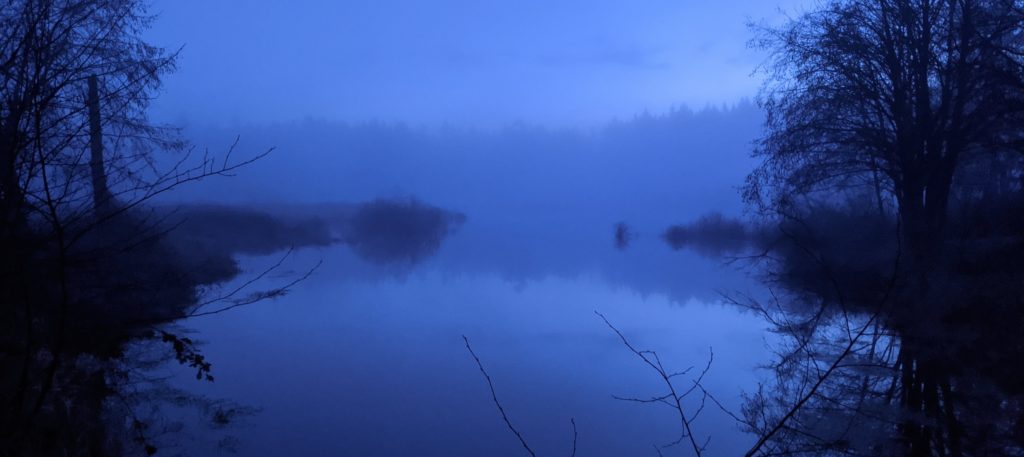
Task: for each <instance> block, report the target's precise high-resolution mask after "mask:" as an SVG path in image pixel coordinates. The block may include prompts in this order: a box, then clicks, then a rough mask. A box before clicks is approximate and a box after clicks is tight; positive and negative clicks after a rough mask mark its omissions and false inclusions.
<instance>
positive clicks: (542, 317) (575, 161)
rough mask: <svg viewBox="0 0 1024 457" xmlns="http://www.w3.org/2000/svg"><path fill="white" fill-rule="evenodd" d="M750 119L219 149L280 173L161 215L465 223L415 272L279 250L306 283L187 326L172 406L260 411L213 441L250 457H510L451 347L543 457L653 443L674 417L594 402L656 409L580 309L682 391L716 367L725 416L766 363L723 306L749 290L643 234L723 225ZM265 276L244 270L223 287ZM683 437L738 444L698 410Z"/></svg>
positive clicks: (347, 257) (670, 437) (735, 432)
mask: <svg viewBox="0 0 1024 457" xmlns="http://www.w3.org/2000/svg"><path fill="white" fill-rule="evenodd" d="M760 121H761V116H760V113H759V112H758V111H757V110H756V109H755V108H754V107H753V106H751V105H750V104H749V103H740V104H739V105H736V106H735V107H731V108H727V109H710V110H701V111H697V112H693V111H690V110H677V111H673V112H670V113H665V114H661V115H639V116H636V117H635V118H634V119H631V120H628V121H621V122H615V123H610V124H608V125H606V126H605V127H602V128H599V129H590V130H580V129H551V128H543V127H536V126H526V125H519V126H510V127H508V128H503V129H496V130H488V129H469V128H466V129H459V128H450V129H430V128H417V127H408V126H403V125H394V124H374V123H370V124H343V123H327V122H299V123H285V124H272V125H267V126H253V127H249V128H246V129H243V130H242V131H240V132H232V133H238V134H240V135H241V137H242V138H243V139H242V140H241V141H240V143H239V146H238V152H236V154H246V153H248V154H252V153H254V152H259V151H260V150H259V149H258V147H259V146H261V145H263V144H269V143H270V142H271V141H274V143H273V144H275V145H276V146H277V147H278V151H275V152H274V153H273V154H271V155H270V156H268V157H266V158H265V159H262V160H261V161H259V162H257V163H256V164H254V165H252V166H251V167H250V168H249V169H247V170H246V172H245V173H244V174H240V175H239V176H236V177H232V178H228V179H220V180H211V181H204V182H202V183H199V184H198V185H196V186H192V187H190V188H187V189H184V191H183V192H181V193H178V194H177V195H176V196H177V198H181V199H183V200H184V201H190V200H193V199H194V200H201V201H206V200H213V199H214V198H215V199H216V201H220V202H228V203H232V204H238V205H243V206H248V207H264V208H271V209H274V208H277V209H280V208H292V209H293V210H294V209H295V208H299V209H301V208H306V209H305V210H304V211H307V212H308V211H311V210H310V209H309V208H313V210H312V211H314V212H316V211H321V214H323V213H322V211H324V210H323V209H320V210H316V208H329V207H330V206H329V205H328V203H329V202H339V201H347V202H358V201H364V200H369V199H373V198H377V197H398V198H404V197H408V196H415V197H416V198H418V199H422V200H423V201H426V202H429V203H430V204H435V205H439V206H441V207H443V208H446V209H450V210H453V211H458V212H461V213H462V214H464V215H465V221H464V222H463V223H462V224H461V225H460V226H459V227H458V228H457V229H456V230H455V231H454V233H453V234H451V235H450V236H449V237H447V238H446V239H445V240H444V242H443V243H442V245H441V247H440V249H439V250H438V252H437V253H436V254H435V255H434V256H432V257H430V258H427V259H425V260H423V261H421V262H418V263H416V264H411V263H402V262H399V263H386V264H379V263H374V262H372V261H367V260H365V259H361V258H359V257H358V256H357V255H355V253H354V252H353V251H352V250H351V249H350V248H348V247H346V246H331V247H327V248H319V249H316V248H314V249H302V250H300V251H298V252H296V253H295V254H294V255H292V256H290V257H289V258H288V259H287V261H286V264H285V265H286V267H287V269H288V270H286V271H291V272H292V276H294V275H296V274H301V273H302V271H304V270H305V269H308V268H309V267H311V266H312V265H315V264H316V263H317V262H319V261H322V262H323V264H322V266H320V267H319V268H318V269H317V270H316V271H315V272H314V274H313V276H312V277H311V278H309V279H308V280H306V281H304V282H302V283H300V285H298V286H296V287H295V288H294V290H293V291H292V292H290V293H289V294H288V295H286V296H284V297H282V298H278V299H275V300H274V301H272V302H269V303H259V304H255V305H252V306H249V307H245V308H240V309H237V310H232V311H231V312H228V313H224V314H219V315H215V316H210V317H204V318H198V319H196V320H194V321H190V322H188V324H187V327H188V328H191V329H194V330H195V331H196V332H197V333H196V338H199V339H202V340H204V341H207V343H206V344H205V345H204V353H205V354H207V357H209V358H210V360H214V361H216V362H215V364H216V365H215V366H216V368H215V370H216V372H217V376H218V378H217V382H215V383H212V384H209V385H196V383H195V382H193V381H191V379H192V376H191V374H192V373H191V372H189V371H185V372H183V373H182V374H181V376H182V378H183V380H182V383H181V384H180V385H181V386H182V387H185V388H186V389H188V390H192V389H198V390H195V391H196V392H199V393H203V394H209V395H212V396H222V397H226V398H230V399H232V400H235V401H238V402H241V403H243V404H246V405H251V406H256V407H260V408H262V411H261V412H260V413H259V414H256V415H254V416H252V417H248V418H244V419H242V420H241V421H240V424H241V425H236V426H235V427H233V428H232V429H231V430H230V433H231V434H234V435H235V436H237V437H238V438H239V441H238V443H239V444H238V446H240V447H239V449H240V450H241V453H243V454H246V455H280V454H282V453H288V452H297V453H299V454H310V455H381V456H384V455H409V454H416V453H420V452H426V453H427V454H435V455H436V454H437V453H444V454H449V455H518V454H519V453H520V452H521V451H522V450H521V449H520V448H519V446H518V443H516V441H515V438H514V436H513V435H512V434H510V432H509V431H508V430H507V429H505V428H504V425H503V423H502V422H501V418H500V415H499V414H498V413H497V411H496V410H495V408H494V404H493V403H492V402H491V399H490V397H489V393H488V391H487V387H486V384H485V382H484V380H483V378H482V377H481V376H480V372H479V371H478V370H477V368H476V366H475V365H474V363H473V361H472V358H471V357H470V356H469V354H468V352H467V351H466V348H465V347H464V343H463V341H462V339H461V336H462V335H466V336H467V337H469V338H470V339H471V341H472V342H473V344H474V347H475V350H476V351H477V352H478V355H480V357H481V359H482V361H483V362H484V364H485V366H486V367H488V369H489V371H490V374H491V375H492V376H493V378H494V382H495V384H496V388H497V389H498V393H499V395H500V398H501V400H502V402H503V405H504V406H505V408H507V409H508V410H509V413H510V415H511V417H512V419H513V420H514V421H515V422H516V423H517V424H522V429H523V432H524V433H525V434H527V435H528V436H529V438H530V442H531V445H533V446H535V447H536V448H538V449H540V450H543V452H545V453H557V452H563V451H567V449H568V447H569V446H571V432H570V423H569V420H570V418H575V420H576V422H577V425H578V431H579V434H580V435H579V444H578V445H579V452H580V453H581V455H637V454H640V453H646V452H650V450H651V446H652V445H654V444H657V445H664V444H667V443H670V442H672V441H674V440H675V439H676V438H678V433H677V431H678V424H677V423H676V421H674V420H673V415H672V411H671V410H669V409H668V408H666V407H664V406H663V405H642V404H635V403H630V402H625V401H621V400H616V399H614V398H613V395H619V396H624V397H645V396H653V395H656V394H659V393H660V387H659V385H658V377H657V374H656V373H654V372H652V371H650V370H649V367H646V366H645V365H643V363H642V362H641V361H640V360H639V359H637V358H636V356H635V355H633V354H630V353H629V352H628V351H627V350H626V349H625V347H624V346H623V345H622V343H621V342H620V341H618V339H617V337H616V336H615V334H614V333H613V332H612V331H611V330H610V329H609V328H608V327H606V326H605V325H604V323H603V322H602V321H601V320H600V318H599V317H598V316H596V315H595V314H594V311H599V312H602V313H604V314H606V315H607V316H608V318H609V319H610V320H611V321H612V322H613V323H614V324H615V325H616V326H618V327H619V328H620V329H621V330H622V331H623V332H625V333H626V334H627V335H629V336H630V337H631V338H632V339H633V341H634V342H635V343H636V344H637V345H638V346H641V347H643V348H646V349H652V350H657V351H659V354H662V355H663V357H664V361H665V363H666V364H667V365H669V366H671V367H674V368H675V369H678V370H682V369H685V368H687V367H690V366H695V367H696V368H695V369H696V370H700V369H701V368H702V367H703V366H704V364H705V363H707V361H708V357H709V350H710V349H711V348H713V349H714V354H715V355H714V357H715V359H714V360H715V361H714V364H713V367H712V369H711V371H710V372H709V374H708V375H707V379H706V380H705V383H706V385H707V386H709V388H711V387H713V388H714V389H715V391H716V393H717V395H718V396H719V397H720V399H721V401H722V402H723V403H724V404H725V405H727V406H728V407H729V408H731V409H732V410H733V411H738V408H739V406H740V394H741V392H742V391H750V390H752V389H756V385H757V380H758V376H760V375H759V374H758V373H757V372H756V371H755V370H754V368H755V366H757V365H758V364H760V363H763V362H764V361H765V360H766V358H767V357H768V353H767V350H766V349H765V337H766V334H765V331H764V329H765V323H764V322H763V321H761V320H759V319H758V318H756V317H755V316H752V315H748V314H744V313H742V312H741V311H740V310H739V309H737V308H735V307H732V306H727V305H723V304H722V297H721V295H720V294H721V293H733V292H744V293H757V290H758V288H757V287H756V284H755V283H754V281H753V280H752V279H751V277H750V276H749V273H751V270H745V269H743V268H742V266H743V265H744V264H743V263H742V262H741V263H738V264H727V262H726V260H727V259H726V258H724V257H701V256H700V255H698V254H696V253H695V252H693V251H691V250H683V251H673V250H671V249H669V246H668V245H667V244H666V243H665V242H664V241H663V240H662V239H661V234H662V232H663V231H664V230H665V228H666V227H667V226H668V225H669V224H672V223H681V222H688V221H692V220H694V219H696V218H697V217H698V216H699V215H701V214H703V213H706V212H709V211H720V212H724V213H726V214H732V215H738V214H741V213H742V210H741V206H740V204H739V197H738V194H737V191H736V185H737V183H739V182H740V181H741V179H742V175H743V173H744V171H743V170H744V167H743V164H746V163H749V162H748V161H749V159H748V158H747V156H748V152H747V151H748V148H749V145H750V142H751V141H752V139H753V138H754V136H755V135H756V132H757V128H758V125H759V123H760ZM189 132H190V133H191V134H193V135H195V137H197V138H204V139H206V141H205V143H206V144H216V141H215V140H214V139H218V140H221V141H227V142H230V141H232V140H233V139H234V137H232V136H230V134H229V133H228V132H229V131H227V130H225V129H216V128H210V129H194V130H193V129H190V130H189ZM257 145H259V146H257ZM299 182H301V183H302V185H301V186H299V185H287V184H289V183H299ZM268 183H283V184H285V185H282V186H276V185H268ZM318 205H319V206H318ZM323 205H328V206H323ZM620 221H622V222H626V223H627V224H628V226H629V230H630V231H631V232H632V233H633V235H634V237H635V239H633V240H632V241H631V242H630V243H629V245H628V246H627V247H626V248H625V249H617V248H616V245H615V242H614V239H613V235H614V230H613V229H614V225H615V224H616V223H617V222H620ZM279 258H280V253H278V254H274V255H270V256H267V257H251V258H247V259H246V260H244V261H243V262H242V266H243V270H245V271H246V272H245V273H243V274H242V275H241V276H240V278H241V279H239V281H241V280H244V278H246V277H247V275H249V276H251V275H254V274H256V273H258V272H260V271H262V268H265V267H266V266H268V265H271V264H273V263H274V262H276V261H277V260H278V259H279ZM283 276H284V277H283V278H281V279H277V280H276V281H278V282H281V281H286V280H287V277H288V275H287V274H285V275H283ZM274 281H275V280H269V282H266V283H267V284H268V285H273V284H274ZM227 288H229V289H230V286H228V287H227ZM695 400H696V399H695ZM693 407H696V403H695V404H694V405H693ZM712 409H714V410H712ZM676 420H677V419H676ZM701 420H702V421H706V422H704V424H703V426H704V427H705V430H708V434H709V435H710V436H712V443H713V444H712V445H711V447H710V448H709V449H710V451H709V454H710V455H732V454H734V453H736V452H739V451H740V450H741V448H743V447H744V446H749V445H750V443H749V442H748V441H750V437H748V436H745V435H743V434H742V433H740V431H739V429H738V427H737V425H736V423H735V421H733V420H732V419H731V418H729V417H727V416H725V415H724V414H723V413H721V412H720V411H718V410H717V408H709V409H708V411H707V412H706V413H705V416H704V417H702V418H701ZM211 439H212V438H211ZM200 441H201V440H200ZM179 444H181V445H183V446H184V449H192V446H198V447H197V449H198V448H203V449H209V448H211V446H212V447H216V446H215V445H214V444H211V443H209V442H199V443H179ZM204 446H205V447H204Z"/></svg>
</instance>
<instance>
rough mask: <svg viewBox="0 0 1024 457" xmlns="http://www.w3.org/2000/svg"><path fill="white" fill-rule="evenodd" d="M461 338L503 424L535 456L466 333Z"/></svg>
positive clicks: (574, 451) (574, 447)
mask: <svg viewBox="0 0 1024 457" xmlns="http://www.w3.org/2000/svg"><path fill="white" fill-rule="evenodd" d="M462 340H463V341H465V342H466V349H468V350H469V354H470V355H472V356H473V360H475V361H476V366H477V367H478V368H480V373H482V374H483V375H484V379H486V380H487V387H489V388H490V389H491V399H492V400H494V406H497V407H498V412H500V413H501V418H502V419H503V420H504V421H505V425H507V426H508V429H509V430H511V431H512V433H514V434H515V435H516V438H519V443H520V444H522V445H523V448H524V449H526V452H529V453H530V455H531V456H532V457H537V454H536V453H534V452H533V449H530V445H529V444H526V439H524V438H523V434H522V433H519V430H516V428H515V426H513V425H512V421H510V420H509V418H508V414H505V408H503V407H502V406H501V402H500V401H498V394H497V393H496V392H495V391H494V383H493V382H491V375H489V374H487V370H485V369H484V364H483V363H481V362H480V358H479V357H477V356H476V352H473V347H472V346H470V345H469V338H467V337H466V335H462ZM572 424H573V455H575V454H576V440H575V434H576V432H575V430H576V421H575V420H573V422H572Z"/></svg>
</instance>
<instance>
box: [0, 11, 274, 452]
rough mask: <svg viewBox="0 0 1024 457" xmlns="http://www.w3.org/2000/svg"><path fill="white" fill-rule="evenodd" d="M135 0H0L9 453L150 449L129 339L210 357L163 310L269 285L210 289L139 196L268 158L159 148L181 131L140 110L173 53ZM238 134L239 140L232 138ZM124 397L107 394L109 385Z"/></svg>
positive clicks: (5, 447) (226, 300) (203, 308)
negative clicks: (130, 384)
mask: <svg viewBox="0 0 1024 457" xmlns="http://www.w3.org/2000/svg"><path fill="white" fill-rule="evenodd" d="M151 20H152V18H151V17H150V16H148V15H147V13H146V11H145V8H144V6H143V2H140V1H138V0H11V1H8V2H5V3H4V4H3V6H2V7H0V372H3V373H4V375H3V376H0V408H2V409H0V454H2V455H11V456H20V455H119V454H121V453H122V452H124V451H126V450H134V451H140V452H146V453H152V452H155V451H156V449H155V447H154V446H153V445H152V443H151V442H149V441H148V438H147V436H146V434H147V432H146V431H145V427H144V425H145V424H144V423H142V422H140V421H139V420H138V419H135V420H134V421H133V422H132V423H133V424H134V425H133V426H132V427H131V428H130V430H126V428H125V426H124V424H125V422H126V420H127V419H128V418H129V417H133V415H132V414H133V413H132V411H131V408H132V406H133V402H134V400H133V399H132V398H128V397H125V396H124V395H122V394H124V393H125V390H124V389H123V388H124V387H125V382H127V381H125V379H126V376H127V375H126V373H128V372H130V371H131V364H132V363H133V361H132V360H130V359H129V358H128V357H127V356H126V355H125V352H126V351H127V350H128V349H129V348H128V346H129V344H130V343H132V342H139V341H144V340H148V341H151V342H154V343H155V344H162V345H164V349H165V350H167V351H169V354H168V355H170V356H171V357H172V358H176V359H177V360H178V361H180V362H181V363H183V364H187V365H190V366H192V367H193V368H196V369H197V370H198V371H199V372H200V373H201V374H202V376H201V377H204V378H206V379H211V380H212V377H208V376H209V370H210V367H211V365H210V363H209V362H208V361H206V360H205V359H204V358H203V357H202V355H201V354H199V353H198V352H197V351H196V348H195V346H194V345H193V344H192V342H191V341H189V340H188V339H187V338H179V337H177V336H175V335H173V334H171V333H170V331H169V330H166V329H164V328H162V324H166V323H168V322H171V321H174V320H176V319H180V318H183V317H186V316H189V315H198V314H202V313H209V312H216V311H217V310H219V309H226V308H229V307H233V306H240V305H242V304H247V303H251V302H253V301H256V300H258V299H259V298H262V297H269V296H276V295H279V294H281V293H283V289H274V290H270V291H264V292H262V293H256V294H255V295H252V294H249V295H246V296H242V295H244V294H241V293H240V292H241V291H240V290H236V291H234V292H229V293H228V294H225V295H222V296H220V297H202V294H201V291H200V289H199V287H198V286H199V285H200V284H202V283H204V282H209V281H205V280H204V279H203V278H198V277H196V276H195V274H194V272H191V271H189V270H188V268H187V267H186V265H185V264H183V263H181V262H179V261H178V256H177V255H176V253H175V251H174V249H173V248H172V247H171V246H169V245H168V244H167V243H165V242H164V241H163V239H162V238H163V235H164V227H163V226H162V224H161V221H160V220H159V219H158V218H156V217H154V214H155V213H154V212H153V211H151V210H150V209H147V208H146V204H145V203H146V202H147V201H149V200H150V199H151V198H153V197H154V196H156V195H159V194H162V193H165V192H167V191H169V190H171V189H174V188H175V187H177V186H179V185H182V184H185V183H187V182H191V181H195V180H198V179H203V178H205V177H209V176H214V175H225V174H230V173H231V172H232V171H233V170H236V169H237V168H238V167H240V166H243V165H245V164H247V163H250V162H251V161H252V160H255V159H258V158H259V157H262V155H257V156H255V157H254V158H249V159H246V160H241V161H237V160H236V161H232V160H230V152H229V155H228V156H226V157H224V158H222V159H217V160H214V158H212V157H210V156H208V155H204V156H203V157H201V158H199V160H198V161H195V163H192V162H191V161H190V160H189V158H190V155H189V154H184V157H182V158H181V160H180V161H179V162H178V163H177V164H175V165H174V166H173V167H171V168H170V169H167V170H158V169H157V168H156V167H155V166H154V161H153V154H154V153H156V152H164V151H178V152H180V151H181V150H182V148H184V146H185V143H184V142H183V141H181V140H180V138H179V137H178V135H177V132H176V130H175V129H173V128H169V127H165V126H160V125H156V124H154V123H151V122H149V120H148V119H147V118H146V114H145V110H146V108H147V106H148V104H149V101H150V100H151V99H152V97H153V96H154V94H155V91H156V89H157V88H159V86H160V78H161V76H162V75H163V74H165V73H166V72H167V71H170V70H172V69H173V66H174V57H175V56H174V54H173V53H167V52H164V51H163V50H161V49H159V48H156V47H154V46H152V45H150V44H148V43H147V42H146V41H145V40H143V39H142V33H143V31H144V30H145V29H146V27H147V26H148V25H149V23H150V21H151ZM232 149H234V148H233V147H232ZM115 399H116V400H119V401H116V402H115V401H114V400H115Z"/></svg>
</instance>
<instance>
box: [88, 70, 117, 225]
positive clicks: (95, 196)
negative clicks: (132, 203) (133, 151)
mask: <svg viewBox="0 0 1024 457" xmlns="http://www.w3.org/2000/svg"><path fill="white" fill-rule="evenodd" d="M88 105H89V149H90V152H91V156H90V158H89V167H90V168H91V170H92V200H93V210H94V211H95V212H96V214H97V215H101V214H104V213H106V212H107V209H108V208H109V206H110V204H111V198H112V196H111V194H110V190H109V189H108V188H107V172H106V170H104V168H103V164H104V162H103V125H102V123H101V118H100V95H99V81H98V79H97V78H96V75H92V76H89V100H88Z"/></svg>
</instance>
